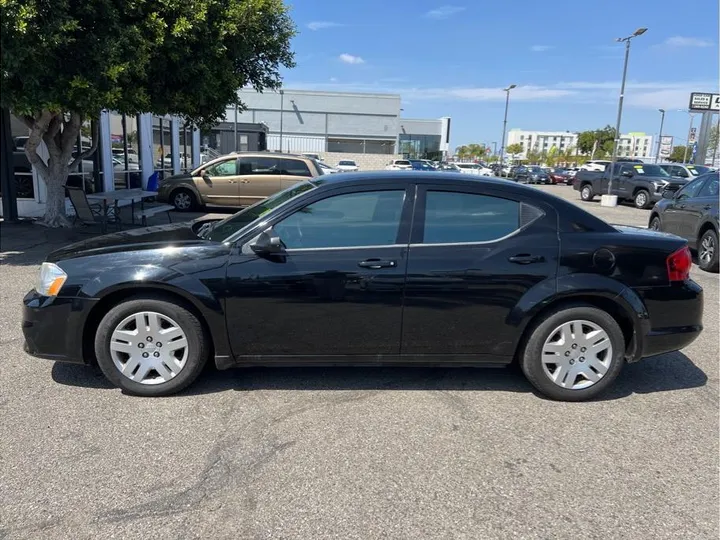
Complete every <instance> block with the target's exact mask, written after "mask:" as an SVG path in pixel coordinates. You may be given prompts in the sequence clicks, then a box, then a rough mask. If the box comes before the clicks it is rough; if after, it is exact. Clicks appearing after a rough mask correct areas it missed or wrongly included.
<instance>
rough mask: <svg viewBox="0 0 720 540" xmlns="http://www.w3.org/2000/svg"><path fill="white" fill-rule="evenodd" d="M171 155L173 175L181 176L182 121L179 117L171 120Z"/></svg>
mask: <svg viewBox="0 0 720 540" xmlns="http://www.w3.org/2000/svg"><path fill="white" fill-rule="evenodd" d="M170 155H171V156H172V171H173V174H180V119H179V118H178V117H177V116H173V117H172V119H171V120H170Z"/></svg>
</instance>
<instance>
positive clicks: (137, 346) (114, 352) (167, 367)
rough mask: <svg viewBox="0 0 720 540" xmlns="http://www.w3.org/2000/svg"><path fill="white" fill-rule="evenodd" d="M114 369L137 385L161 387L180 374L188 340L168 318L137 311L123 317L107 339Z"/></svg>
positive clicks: (153, 313) (185, 360)
mask: <svg viewBox="0 0 720 540" xmlns="http://www.w3.org/2000/svg"><path fill="white" fill-rule="evenodd" d="M110 356H111V357H112V360H113V363H114V364H115V367H116V368H117V370H118V371H119V372H120V373H121V374H122V375H123V376H125V377H127V378H128V379H130V380H131V381H134V382H136V383H140V384H147V385H153V384H162V383H166V382H168V381H170V380H171V379H173V378H175V377H176V376H177V375H178V373H180V372H181V371H182V370H183V368H184V367H185V364H186V363H187V358H188V340H187V336H186V335H185V332H183V330H182V328H180V326H179V325H178V324H177V323H176V322H175V321H174V320H172V319H171V318H170V317H168V316H167V315H163V314H162V313H156V312H154V311H141V312H139V313H133V314H132V315H130V316H128V317H125V318H124V319H123V320H122V321H120V324H118V325H117V326H116V327H115V330H114V331H113V333H112V336H111V337H110Z"/></svg>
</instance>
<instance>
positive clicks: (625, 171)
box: [613, 163, 636, 199]
mask: <svg viewBox="0 0 720 540" xmlns="http://www.w3.org/2000/svg"><path fill="white" fill-rule="evenodd" d="M615 171H616V173H615V177H614V178H613V194H614V195H617V196H618V198H620V199H630V198H632V192H633V177H634V176H635V174H636V171H635V168H634V167H633V166H632V165H629V164H626V163H623V164H617V165H616V166H615Z"/></svg>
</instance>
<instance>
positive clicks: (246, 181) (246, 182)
mask: <svg viewBox="0 0 720 540" xmlns="http://www.w3.org/2000/svg"><path fill="white" fill-rule="evenodd" d="M240 183H241V184H249V183H250V180H240Z"/></svg>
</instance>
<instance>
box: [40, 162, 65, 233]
mask: <svg viewBox="0 0 720 540" xmlns="http://www.w3.org/2000/svg"><path fill="white" fill-rule="evenodd" d="M53 161H56V160H54V159H53V157H52V156H50V160H49V163H48V165H49V167H48V169H49V172H50V175H49V177H48V178H46V179H45V184H46V186H47V201H46V203H45V217H44V218H43V225H46V226H48V227H70V221H69V220H68V218H67V214H66V213H65V184H66V183H67V179H68V173H69V171H68V166H67V165H65V166H63V163H62V162H60V163H57V162H56V163H53Z"/></svg>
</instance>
